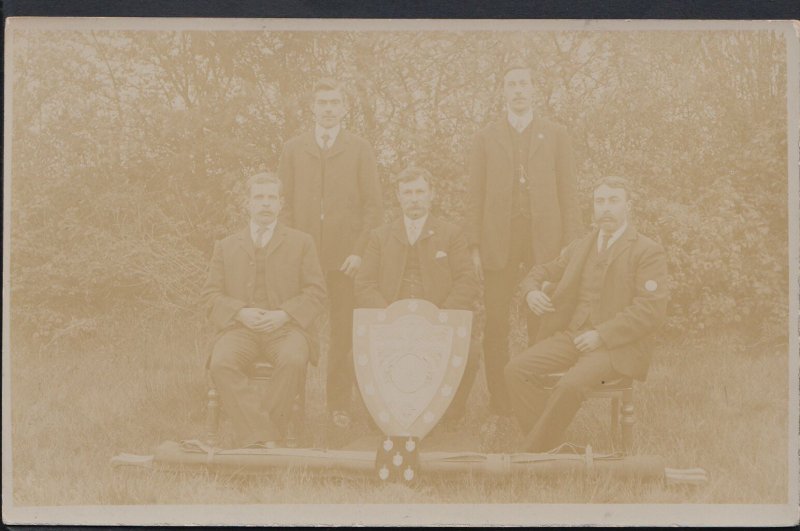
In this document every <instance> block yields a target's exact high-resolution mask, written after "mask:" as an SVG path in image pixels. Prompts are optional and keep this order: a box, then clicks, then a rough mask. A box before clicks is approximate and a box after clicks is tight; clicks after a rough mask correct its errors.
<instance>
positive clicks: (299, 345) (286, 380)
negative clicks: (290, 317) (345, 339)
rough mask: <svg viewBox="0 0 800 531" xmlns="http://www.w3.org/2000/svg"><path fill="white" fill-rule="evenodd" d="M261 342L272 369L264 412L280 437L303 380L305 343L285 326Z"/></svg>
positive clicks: (294, 329) (306, 351) (294, 331)
mask: <svg viewBox="0 0 800 531" xmlns="http://www.w3.org/2000/svg"><path fill="white" fill-rule="evenodd" d="M264 343H265V345H264V351H265V353H266V356H267V358H268V359H269V360H271V362H272V364H273V366H274V370H273V373H272V381H271V382H270V385H271V387H272V388H271V389H270V393H269V398H268V401H267V411H269V417H270V419H271V420H272V423H273V425H274V426H275V428H276V430H277V431H278V433H279V434H280V437H281V438H283V437H284V436H285V435H286V427H287V426H288V424H289V421H290V419H291V416H292V407H293V405H294V402H295V398H296V397H297V393H298V392H299V391H300V389H301V388H302V384H303V379H304V378H305V377H306V367H307V364H308V341H307V340H306V337H305V336H304V335H303V334H302V332H300V331H299V330H297V329H296V328H294V327H288V328H287V327H284V329H281V330H278V332H276V333H275V334H273V335H272V336H269V335H268V336H266V337H265V339H264Z"/></svg>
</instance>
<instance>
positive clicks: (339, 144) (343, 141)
mask: <svg viewBox="0 0 800 531" xmlns="http://www.w3.org/2000/svg"><path fill="white" fill-rule="evenodd" d="M349 143H350V135H349V133H348V132H347V131H345V130H344V129H339V134H338V135H336V140H335V141H334V143H333V145H332V146H331V147H330V149H328V152H327V153H326V154H325V158H326V159H332V158H333V157H335V156H337V155H338V154H339V153H341V152H343V151H344V150H345V149H347V145H348V144H349Z"/></svg>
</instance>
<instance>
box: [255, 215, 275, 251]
mask: <svg viewBox="0 0 800 531" xmlns="http://www.w3.org/2000/svg"><path fill="white" fill-rule="evenodd" d="M277 223H278V220H277V219H276V220H275V221H273V222H272V223H270V224H269V225H267V230H266V231H264V234H262V235H261V242H258V241H256V238H257V237H258V233H259V232H260V231H261V227H260V226H259V225H258V224H257V223H255V222H254V221H251V222H250V239H252V240H253V244H254V245H255V246H256V247H264V246H265V245H267V244H268V243H269V241H270V240H271V239H272V233H273V232H275V224H277Z"/></svg>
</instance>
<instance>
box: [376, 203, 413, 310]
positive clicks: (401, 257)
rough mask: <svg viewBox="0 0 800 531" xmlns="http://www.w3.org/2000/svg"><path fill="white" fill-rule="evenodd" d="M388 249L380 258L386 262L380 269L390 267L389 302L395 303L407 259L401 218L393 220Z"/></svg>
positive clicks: (405, 238) (406, 236)
mask: <svg viewBox="0 0 800 531" xmlns="http://www.w3.org/2000/svg"><path fill="white" fill-rule="evenodd" d="M387 246H388V247H389V248H388V249H387V250H386V254H385V255H384V256H382V257H381V261H383V260H388V263H383V264H381V267H382V268H389V267H391V268H392V269H391V270H388V269H387V270H388V271H391V273H392V274H391V275H390V277H389V278H390V281H391V282H392V286H391V289H390V291H389V294H390V297H389V299H390V300H391V301H396V300H397V297H398V295H399V294H400V284H401V283H402V282H403V270H404V269H405V266H406V258H407V257H408V249H409V247H410V246H409V245H408V235H406V226H405V223H403V218H402V217H401V218H400V219H397V220H395V221H394V222H393V223H392V229H391V236H390V237H389V241H388V242H387Z"/></svg>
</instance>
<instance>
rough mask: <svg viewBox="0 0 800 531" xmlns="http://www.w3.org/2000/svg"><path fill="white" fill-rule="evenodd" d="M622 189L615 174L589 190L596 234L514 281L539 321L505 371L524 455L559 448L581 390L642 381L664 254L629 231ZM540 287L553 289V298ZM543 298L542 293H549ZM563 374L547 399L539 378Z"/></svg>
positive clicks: (663, 302)
mask: <svg viewBox="0 0 800 531" xmlns="http://www.w3.org/2000/svg"><path fill="white" fill-rule="evenodd" d="M629 213H630V187H629V185H628V183H627V182H626V181H625V180H624V179H621V178H618V177H608V178H605V179H601V180H600V181H599V182H597V184H596V185H595V187H594V218H595V221H596V222H597V225H598V229H597V230H595V231H594V232H592V233H591V234H589V235H587V236H585V237H583V238H580V239H577V240H575V241H573V242H572V243H571V244H570V245H569V246H567V247H566V248H565V249H564V250H563V251H562V252H561V255H560V256H559V257H558V258H557V259H555V260H553V261H551V262H548V263H545V264H542V265H538V266H534V267H533V268H532V269H531V271H530V273H528V275H527V277H525V279H524V280H523V281H522V288H523V293H526V301H527V303H528V307H529V308H530V309H531V311H532V312H533V313H535V314H536V315H541V316H543V317H542V321H541V328H540V329H539V335H538V338H537V339H538V342H537V343H535V344H534V345H533V346H531V347H529V348H528V349H527V350H525V351H524V352H522V353H521V354H519V355H518V356H516V357H514V358H513V359H512V360H511V361H510V362H509V363H508V364H507V365H506V367H505V376H506V382H507V383H508V390H509V393H510V396H511V403H512V408H513V410H514V413H515V415H516V416H517V419H518V420H519V423H520V426H521V428H522V430H523V432H524V433H527V436H526V437H525V440H524V443H523V450H524V451H529V452H545V451H548V450H551V449H553V448H555V447H557V446H558V445H559V443H561V442H562V441H561V439H562V436H563V433H564V431H565V430H566V428H567V426H568V425H569V424H570V422H571V421H572V418H573V417H574V416H575V413H577V411H578V408H580V406H581V403H582V402H583V400H584V398H585V397H586V394H587V392H589V391H590V390H592V389H593V388H596V387H598V386H599V385H601V384H602V383H603V382H607V381H611V380H615V379H618V378H620V377H622V376H627V377H630V378H636V379H639V380H644V379H645V377H646V375H647V369H648V366H649V364H650V341H649V340H650V338H651V337H652V335H653V333H654V332H655V331H656V329H657V328H658V327H659V326H660V325H661V324H662V323H663V321H664V317H665V314H666V307H667V298H668V294H667V261H666V256H665V254H664V249H663V248H662V247H661V245H659V244H658V243H656V242H654V241H653V240H651V239H650V238H647V237H646V236H644V235H642V234H639V233H638V232H637V231H636V229H634V228H633V226H632V225H631V224H629V219H628V216H629ZM546 282H549V283H554V284H555V289H554V290H553V291H552V294H551V295H548V294H546V293H545V291H544V288H543V286H544V285H545V283H546ZM548 291H549V290H548ZM562 371H566V372H565V373H564V376H563V377H562V378H561V380H560V381H559V382H558V384H557V385H556V386H555V388H554V389H553V391H552V393H550V395H549V396H548V395H547V394H546V392H545V391H544V389H543V388H544V387H545V385H546V383H545V381H544V379H543V377H545V376H546V375H549V374H553V373H556V372H562Z"/></svg>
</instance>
